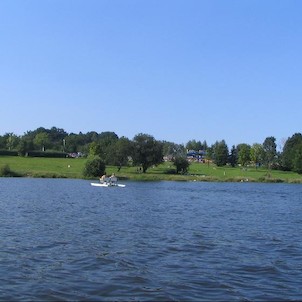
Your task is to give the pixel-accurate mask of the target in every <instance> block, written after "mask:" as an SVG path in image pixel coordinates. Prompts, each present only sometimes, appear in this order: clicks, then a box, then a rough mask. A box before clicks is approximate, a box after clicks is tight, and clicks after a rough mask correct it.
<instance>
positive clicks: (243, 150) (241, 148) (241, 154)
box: [237, 144, 251, 166]
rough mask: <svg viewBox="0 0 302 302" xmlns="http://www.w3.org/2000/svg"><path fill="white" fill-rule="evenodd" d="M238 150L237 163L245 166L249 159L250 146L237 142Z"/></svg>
mask: <svg viewBox="0 0 302 302" xmlns="http://www.w3.org/2000/svg"><path fill="white" fill-rule="evenodd" d="M237 150H238V163H239V164H241V165H242V166H245V165H246V164H247V163H248V162H249V161H250V160H251V157H250V155H251V146H250V145H248V144H239V145H238V146H237Z"/></svg>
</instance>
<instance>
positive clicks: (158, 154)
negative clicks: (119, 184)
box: [132, 133, 163, 173]
mask: <svg viewBox="0 0 302 302" xmlns="http://www.w3.org/2000/svg"><path fill="white" fill-rule="evenodd" d="M132 159H133V163H134V164H135V165H138V166H141V167H142V169H143V173H146V171H147V169H148V168H150V167H151V166H153V165H158V164H160V163H161V162H162V161H163V145H162V143H160V142H158V141H156V140H155V139H154V137H153V136H151V135H148V134H143V133H141V134H138V135H136V136H135V137H134V139H133V153H132Z"/></svg>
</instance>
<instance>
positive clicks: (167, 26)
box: [0, 0, 302, 147]
mask: <svg viewBox="0 0 302 302" xmlns="http://www.w3.org/2000/svg"><path fill="white" fill-rule="evenodd" d="M301 13H302V1H300V0H284V1H280V0H0V106H1V107H0V108H1V111H0V112H1V117H0V135H4V134H5V133H8V132H13V133H14V134H17V135H23V134H24V133H26V132H27V131H30V130H35V129H37V128H38V127H44V128H47V129H49V128H51V127H57V128H63V129H64V130H65V131H66V132H68V133H71V132H73V133H79V132H83V133H86V132H89V131H96V132H98V133H101V132H104V131H113V132H115V133H116V134H117V135H118V136H119V137H121V136H126V137H128V138H129V139H132V138H133V137H134V136H135V135H136V134H138V133H146V134H149V135H152V136H154V138H155V139H157V140H166V141H170V142H174V143H179V144H186V143H187V142H188V141H189V140H193V139H195V140H197V141H199V140H200V141H202V142H203V141H204V140H205V141H206V142H207V143H208V144H209V145H211V144H213V143H215V142H216V141H221V140H225V142H226V143H227V144H228V146H229V147H231V146H232V145H237V144H240V143H247V144H253V143H263V141H264V140H265V138H266V137H269V136H273V137H275V138H276V142H277V144H278V145H281V144H282V143H284V141H285V140H286V139H287V138H288V137H291V136H292V135H293V134H294V133H297V132H301V131H302V129H301V112H302V110H301V109H302V102H301V101H302V91H301V84H302V18H301Z"/></svg>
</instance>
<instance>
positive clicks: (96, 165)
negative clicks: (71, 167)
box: [83, 157, 106, 177]
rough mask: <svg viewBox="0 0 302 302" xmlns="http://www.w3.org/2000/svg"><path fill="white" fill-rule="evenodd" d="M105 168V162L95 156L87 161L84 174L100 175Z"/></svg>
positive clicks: (89, 175)
mask: <svg viewBox="0 0 302 302" xmlns="http://www.w3.org/2000/svg"><path fill="white" fill-rule="evenodd" d="M105 170H106V166H105V163H104V162H103V161H102V160H101V159H100V158H99V157H94V158H93V159H88V160H87V161H86V164H85V167H84V171H83V175H84V176H85V177H100V176H102V175H103V174H104V173H105Z"/></svg>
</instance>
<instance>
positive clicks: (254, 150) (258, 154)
mask: <svg viewBox="0 0 302 302" xmlns="http://www.w3.org/2000/svg"><path fill="white" fill-rule="evenodd" d="M263 159H264V150H263V146H262V145H261V144H257V143H255V144H253V145H252V147H251V160H252V161H253V162H254V164H255V166H256V169H257V167H258V166H259V165H260V164H261V163H263Z"/></svg>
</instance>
